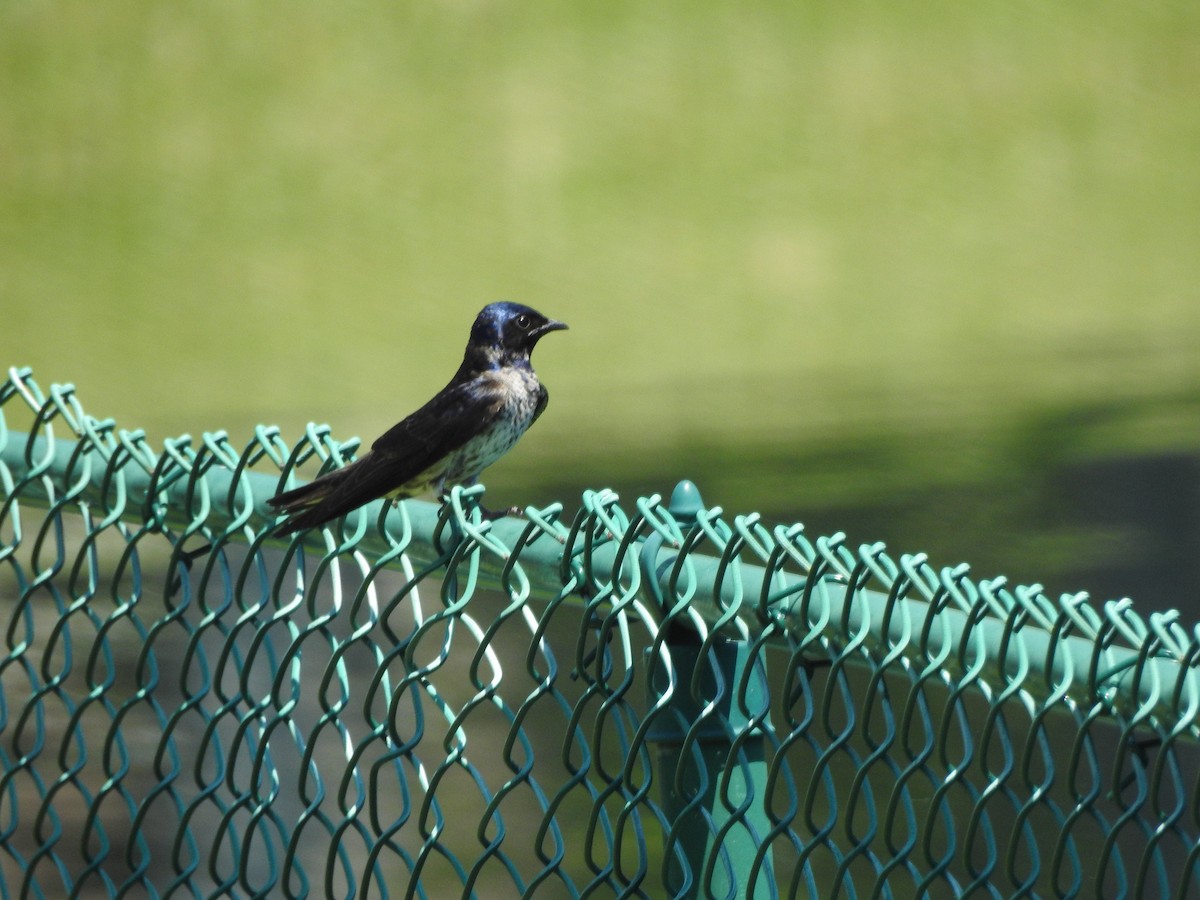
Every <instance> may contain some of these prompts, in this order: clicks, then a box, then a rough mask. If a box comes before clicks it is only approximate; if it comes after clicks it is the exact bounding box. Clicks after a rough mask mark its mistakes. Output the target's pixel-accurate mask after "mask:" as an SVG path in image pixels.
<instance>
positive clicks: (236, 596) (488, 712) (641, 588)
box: [0, 370, 1200, 898]
mask: <svg viewBox="0 0 1200 900" xmlns="http://www.w3.org/2000/svg"><path fill="white" fill-rule="evenodd" d="M353 449H354V447H353V445H352V444H339V443H338V442H336V441H334V440H333V439H332V438H331V437H330V434H329V431H328V429H327V428H317V427H312V428H310V429H309V430H308V432H307V434H306V435H305V436H304V438H303V439H302V440H301V441H299V442H298V443H297V444H296V445H295V447H292V448H289V447H288V446H287V445H286V444H285V443H284V442H283V441H282V440H281V438H280V436H279V434H278V432H277V431H276V430H275V429H272V428H266V427H263V428H259V429H257V430H256V432H255V435H254V438H253V439H252V440H251V441H250V442H249V443H248V444H247V445H245V446H244V447H239V446H235V445H234V444H233V443H232V442H231V441H230V440H229V439H228V437H227V436H226V435H224V434H220V433H217V434H206V435H204V436H203V437H202V438H201V439H200V440H196V441H193V440H191V439H189V438H186V437H185V438H180V439H178V440H172V441H168V442H166V445H165V447H164V449H163V451H162V452H155V451H154V450H152V449H151V448H150V447H149V446H148V444H147V442H146V440H145V439H144V436H143V435H141V434H140V433H138V432H127V431H122V430H118V429H117V428H116V427H115V425H114V423H112V422H111V421H98V420H96V419H94V418H92V417H90V416H88V415H86V414H85V413H84V411H83V409H82V407H81V405H80V403H79V402H78V400H77V398H76V396H75V392H74V390H73V389H72V388H71V387H69V386H66V387H58V386H56V387H52V388H50V390H49V391H48V392H46V393H43V391H42V390H41V389H40V388H39V387H38V385H37V384H36V383H35V382H34V381H33V380H32V378H31V377H30V373H29V372H28V371H27V370H11V371H10V373H9V378H8V380H7V381H6V382H4V383H3V384H2V385H0V485H2V487H3V493H2V497H3V506H2V507H0V609H2V611H3V622H4V647H3V650H2V655H0V679H2V680H0V684H2V693H0V895H2V896H4V897H17V896H20V897H25V896H32V897H58V896H87V897H91V896H104V895H119V896H137V897H166V896H190V897H209V896H229V897H251V896H264V897H300V896H309V897H351V896H354V897H362V896H371V897H381V896H390V897H396V896H403V897H407V896H421V897H445V896H458V895H470V896H478V897H487V898H491V897H508V896H512V897H516V896H536V897H567V896H570V897H576V896H600V897H608V896H640V897H654V898H657V897H663V896H673V895H676V896H677V895H682V896H701V897H735V896H736V897H741V896H749V897H766V896H802V897H814V898H830V897H935V898H941V897H959V896H978V897H1011V896H1030V897H1032V896H1037V897H1068V896H1103V897H1123V896H1137V897H1143V896H1144V897H1159V896H1162V897H1185V896H1200V890H1198V888H1200V871H1198V865H1197V862H1198V857H1200V842H1198V836H1200V785H1198V779H1200V762H1198V761H1200V754H1198V745H1197V737H1198V735H1200V731H1198V722H1197V710H1198V708H1200V677H1198V673H1197V666H1198V658H1200V632H1197V631H1192V632H1191V633H1189V632H1187V631H1185V630H1184V628H1183V627H1181V624H1180V623H1179V622H1178V620H1177V615H1176V614H1174V613H1166V614H1155V615H1152V616H1150V617H1149V619H1148V620H1144V619H1143V618H1142V617H1140V616H1139V615H1138V614H1137V613H1135V612H1134V610H1133V608H1132V606H1131V604H1130V603H1129V602H1127V601H1117V602H1110V603H1104V604H1095V603H1093V602H1091V601H1090V600H1089V599H1088V598H1087V597H1086V596H1084V595H1082V594H1078V595H1073V596H1064V597H1061V598H1060V599H1059V600H1058V601H1053V600H1051V599H1049V598H1047V597H1046V596H1045V595H1044V594H1043V593H1042V592H1041V590H1040V589H1039V588H1038V587H1036V586H1033V587H1010V586H1008V585H1007V584H1006V583H1005V582H1004V580H1003V579H994V580H987V581H984V580H975V579H972V578H971V577H970V576H969V575H968V572H967V569H966V567H965V566H962V567H958V568H945V569H937V568H934V567H933V566H932V565H931V564H930V563H929V562H928V561H927V560H926V559H925V558H924V557H923V556H921V555H916V556H908V555H905V556H899V557H893V556H890V555H889V554H887V553H886V552H884V548H883V547H882V545H864V546H860V547H857V548H853V547H850V546H847V544H846V542H845V539H844V537H843V536H842V535H834V536H830V537H820V538H815V539H811V538H809V537H807V536H806V535H805V533H804V531H803V529H802V528H801V527H800V526H798V525H793V526H779V527H768V526H767V525H766V524H764V523H763V522H761V521H759V519H758V518H757V517H756V516H753V515H750V516H736V517H732V518H729V517H725V516H723V515H722V514H721V512H720V510H716V509H705V508H704V507H703V505H702V504H701V503H700V500H699V497H698V495H697V494H696V492H695V490H694V488H692V487H691V486H690V485H688V484H686V483H684V484H682V485H681V486H680V487H679V488H678V489H677V490H676V492H675V495H674V496H673V497H672V498H671V500H670V502H669V503H663V502H660V500H659V498H657V497H651V498H646V499H641V500H638V501H636V502H635V503H633V504H632V505H626V506H623V505H621V504H620V503H619V502H618V498H617V497H616V496H614V495H613V494H612V493H611V492H608V491H598V492H588V493H585V494H584V495H583V497H582V502H581V504H580V508H579V511H578V512H577V513H576V514H574V515H573V516H566V515H564V511H563V508H562V507H561V506H560V505H557V504H556V505H554V506H551V507H548V508H545V509H528V510H526V515H525V518H523V519H506V520H501V521H496V522H487V521H485V520H483V518H482V517H481V515H480V513H479V509H478V507H477V500H478V494H479V491H478V489H471V490H455V491H454V492H453V494H452V495H451V497H450V498H449V501H448V502H447V503H446V504H444V505H441V506H439V505H437V504H431V503H422V502H418V501H405V502H404V503H403V504H400V505H399V506H398V507H395V508H392V507H385V506H383V505H381V504H379V503H376V504H373V505H371V506H368V507H366V508H365V509H364V510H363V511H362V512H360V513H355V514H351V515H350V516H348V517H347V518H346V520H345V521H344V522H343V523H341V524H340V525H337V526H336V527H332V528H328V529H322V530H318V531H314V532H310V533H308V534H307V535H305V536H303V537H302V538H301V539H298V540H294V541H288V542H284V541H280V540H276V539H273V538H270V537H268V536H267V530H268V526H269V524H270V521H271V520H270V518H269V517H268V514H267V509H266V506H265V500H266V498H267V497H269V496H271V495H272V494H274V493H275V491H276V490H277V489H278V488H279V487H280V486H281V485H282V484H284V483H285V482H287V481H288V480H289V479H292V478H293V470H294V469H295V468H296V467H297V466H300V465H301V464H303V463H305V462H306V461H307V460H309V459H310V458H312V457H318V458H319V459H320V460H321V462H322V464H324V465H338V464H340V463H341V462H342V461H343V460H344V458H345V457H346V455H347V454H348V453H350V452H352V450H353ZM309 468H310V469H311V468H313V467H312V466H311V465H310V467H309Z"/></svg>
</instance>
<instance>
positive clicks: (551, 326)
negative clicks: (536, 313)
mask: <svg viewBox="0 0 1200 900" xmlns="http://www.w3.org/2000/svg"><path fill="white" fill-rule="evenodd" d="M566 330H567V323H566V322H559V321H557V320H556V319H551V320H550V321H548V322H547V323H546V324H545V325H543V326H542V327H541V328H539V329H538V330H537V336H538V337H541V336H542V335H543V334H546V333H547V332H548V331H566Z"/></svg>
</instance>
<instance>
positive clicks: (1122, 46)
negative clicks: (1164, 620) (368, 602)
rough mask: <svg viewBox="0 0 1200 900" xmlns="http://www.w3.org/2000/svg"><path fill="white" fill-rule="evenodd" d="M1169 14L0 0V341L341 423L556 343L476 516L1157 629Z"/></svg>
mask: <svg viewBox="0 0 1200 900" xmlns="http://www.w3.org/2000/svg"><path fill="white" fill-rule="evenodd" d="M1198 46H1200V5H1197V4H1195V3H1185V2H1177V3H1154V4H1144V5H1143V4H1128V3H1118V2H1100V3H1095V4H1086V5H1079V4H1054V5H1047V4H1034V3H1029V2H1017V3H1009V4H988V5H984V4H963V3H958V2H933V3H929V4H923V5H921V6H920V7H908V6H898V5H895V4H890V3H885V2H851V3H836V4H833V3H798V2H786V3H785V2H774V3H760V4H742V3H734V2H707V3H695V2H686V3H685V2H678V0H676V2H664V3H657V4H647V3H633V2H610V3H604V4H556V5H551V4H515V3H499V2H492V3H489V2H470V0H462V2H442V3H426V4H382V3H345V4H291V3H286V4H285V3H281V2H266V3H255V4H241V3H235V2H232V0H228V2H217V3H210V4H142V3H135V2H131V0H121V2H107V3H102V4H100V3H92V2H65V3H54V4H50V3H41V2H10V3H6V4H4V5H3V6H0V304H2V305H3V319H2V321H0V362H2V363H3V364H4V365H5V366H8V365H31V366H33V367H34V374H35V377H36V378H37V379H38V380H39V381H40V382H41V383H42V384H43V385H47V384H49V383H50V382H55V381H57V382H65V381H70V382H73V383H74V384H75V385H76V386H77V388H78V391H79V396H80V398H81V400H82V402H83V404H84V406H85V408H86V409H87V410H88V411H89V412H90V413H92V414H93V415H97V416H101V417H104V416H113V417H115V418H116V419H117V421H118V424H119V425H121V426H122V427H126V428H138V427H140V428H144V429H146V430H147V431H148V432H149V433H150V435H151V436H152V437H153V438H154V439H155V440H159V439H161V438H163V437H166V436H169V435H176V434H180V433H184V432H188V433H191V434H193V435H196V434H199V433H200V432H202V431H205V430H213V429H224V430H226V431H228V432H229V433H230V434H231V436H233V438H234V439H235V441H239V442H240V441H242V440H248V439H249V438H250V436H251V432H252V428H253V426H254V425H255V424H258V423H277V424H279V425H281V426H282V427H283V429H284V434H285V437H286V438H287V439H288V440H289V441H291V440H295V439H297V438H298V437H299V436H300V434H301V430H302V428H303V426H304V424H305V423H306V422H307V421H309V420H314V421H318V422H329V423H331V424H332V425H333V427H334V430H335V433H336V434H338V435H339V436H341V437H349V436H351V435H355V434H357V435H360V436H362V437H363V438H364V439H366V440H368V441H369V440H371V439H373V438H374V437H375V436H376V435H377V434H379V433H380V432H381V431H383V430H384V429H386V428H387V427H388V426H389V425H391V424H392V423H393V422H394V421H396V420H397V419H398V418H399V417H400V416H402V415H403V414H405V413H407V412H409V411H410V410H411V409H413V408H414V407H415V406H417V405H418V404H419V403H421V402H423V401H424V400H425V399H426V398H427V397H428V396H429V395H430V394H432V393H433V392H434V391H435V390H437V389H438V388H439V387H440V386H441V385H442V384H443V383H444V382H445V381H446V379H447V378H448V377H449V376H450V375H451V374H452V372H453V370H454V368H455V367H456V366H457V363H458V361H459V358H460V354H461V351H462V346H463V344H464V342H465V339H466V334H467V330H468V328H469V325H470V322H471V320H472V319H473V317H474V315H475V313H476V312H477V311H478V309H479V308H480V307H482V306H483V305H484V304H485V303H487V302H490V301H492V300H495V299H501V298H508V299H516V300H521V301H523V302H526V303H529V304H530V305H532V306H535V307H537V308H538V309H540V310H541V311H543V312H545V313H546V314H548V315H551V316H554V317H556V318H561V319H564V320H566V321H567V322H569V323H570V325H571V330H570V331H569V332H566V333H563V334H555V335H552V336H551V337H550V338H549V339H548V340H546V341H545V342H544V344H543V345H542V346H540V347H539V348H538V351H537V354H536V358H535V362H536V363H537V365H538V370H539V372H540V374H541V375H542V377H543V379H544V381H545V382H546V383H547V384H548V386H549V388H550V391H551V394H552V398H553V399H552V403H551V405H550V408H549V411H548V412H547V414H546V415H545V416H544V417H543V419H542V420H541V421H540V422H539V423H538V425H537V428H536V429H534V431H533V432H531V433H530V435H529V436H528V437H527V438H526V440H525V441H524V442H523V444H522V445H521V447H520V448H519V449H518V451H516V452H515V453H513V454H512V455H511V456H510V457H509V458H507V459H506V460H505V461H504V462H503V463H501V464H499V465H497V466H496V467H495V468H494V469H492V470H491V471H490V473H489V475H488V478H487V482H488V484H489V488H490V492H489V496H490V498H491V501H490V502H491V503H492V505H507V504H510V503H522V504H523V503H543V502H549V501H551V500H556V499H557V500H562V501H564V502H565V503H566V504H567V505H568V507H569V508H573V507H574V506H575V505H576V504H577V500H578V496H579V492H580V490H582V489H584V488H589V487H590V488H598V487H602V486H608V487H612V488H614V489H616V490H617V491H618V492H620V493H621V494H622V496H624V497H625V498H626V499H628V500H632V498H633V496H634V495H635V494H637V493H639V492H647V491H654V490H657V491H660V492H663V493H669V491H670V489H671V487H672V485H673V484H674V483H675V481H676V480H677V479H679V478H681V477H691V478H693V479H694V480H696V481H697V482H698V483H699V485H700V487H701V490H702V492H703V494H704V497H705V499H706V500H707V501H708V502H709V503H710V504H719V505H721V506H723V507H724V508H725V509H726V510H727V511H729V512H731V513H734V512H745V511H749V510H753V509H757V510H760V511H762V512H763V513H764V514H765V515H766V516H768V517H769V518H771V519H776V520H782V519H786V520H791V519H800V520H802V521H804V522H806V523H807V524H808V526H809V529H810V531H812V532H814V533H828V532H830V531H834V530H839V529H840V530H846V531H848V532H849V533H850V539H851V541H852V542H854V543H857V542H862V541H871V540H876V539H883V540H886V541H887V542H888V543H889V545H890V546H891V547H892V548H893V549H894V550H896V551H913V550H925V551H928V552H930V554H931V555H932V557H933V560H934V562H936V563H941V564H952V563H955V562H958V561H959V560H963V559H965V560H967V561H969V562H971V563H972V564H973V568H974V570H975V572H976V573H977V574H979V575H981V576H986V575H990V574H993V573H996V572H1003V573H1005V574H1007V575H1009V576H1010V577H1012V578H1013V579H1014V580H1018V581H1030V580H1036V581H1041V582H1043V583H1044V584H1046V586H1047V588H1048V589H1050V590H1051V591H1054V592H1057V591H1060V590H1077V589H1087V590H1090V591H1092V592H1093V594H1094V595H1095V596H1097V598H1099V599H1104V598H1108V597H1112V596H1118V595H1121V594H1130V595H1132V596H1133V597H1134V598H1135V599H1136V600H1137V603H1138V606H1139V608H1140V609H1142V610H1143V611H1149V610H1152V609H1155V608H1165V607H1171V606H1178V607H1181V608H1184V609H1185V610H1188V611H1189V612H1188V616H1189V618H1193V619H1194V618H1196V617H1197V616H1200V609H1198V608H1197V606H1196V603H1197V597H1198V595H1200V561H1198V560H1200V552H1198V547H1200V353H1198V351H1197V347H1198V345H1200V287H1198V285H1200V252H1198V251H1197V244H1198V240H1197V239H1198V238H1200V218H1198V217H1200V108H1198V107H1200V94H1198V93H1197V86H1198V85H1200V53H1198V52H1197V47H1198Z"/></svg>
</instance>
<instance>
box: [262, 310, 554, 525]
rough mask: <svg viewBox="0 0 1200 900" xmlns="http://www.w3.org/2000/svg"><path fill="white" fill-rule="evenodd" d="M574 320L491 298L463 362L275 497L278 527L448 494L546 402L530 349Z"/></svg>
mask: <svg viewBox="0 0 1200 900" xmlns="http://www.w3.org/2000/svg"><path fill="white" fill-rule="evenodd" d="M566 327H567V326H566V325H565V324H563V323H562V322H556V321H555V320H554V319H547V318H546V317H545V316H543V315H542V314H541V313H539V312H537V311H535V310H532V309H530V308H529V307H528V306H522V305H521V304H519V303H492V304H490V305H488V306H486V307H484V309H483V311H482V312H480V313H479V315H478V316H477V317H476V319H475V324H474V325H473V326H472V327H471V337H470V340H469V341H468V342H467V350H466V353H464V354H463V361H462V365H461V366H459V367H458V371H457V372H456V373H455V374H454V377H453V378H451V379H450V383H449V384H447V385H446V386H445V387H444V388H442V390H441V391H439V392H438V393H437V395H436V396H434V398H433V399H432V400H430V401H429V402H428V403H426V404H425V405H424V406H422V407H421V408H420V409H418V410H417V411H416V412H414V413H413V414H412V415H410V416H408V418H406V419H404V421H402V422H400V423H399V424H398V425H395V426H393V427H392V428H391V429H390V430H389V431H388V432H387V433H386V434H384V435H383V436H382V437H380V438H379V440H377V441H375V443H374V444H372V445H371V449H370V450H369V451H367V452H366V453H364V454H363V455H362V456H361V457H359V458H358V459H357V460H355V461H354V462H353V463H351V464H350V465H348V466H346V467H345V468H342V469H337V470H336V471H333V472H329V473H327V474H325V475H322V476H321V477H319V478H317V479H315V480H313V481H310V482H309V483H308V484H305V485H302V486H301V487H298V488H295V489H293V490H290V491H284V492H283V493H281V494H278V495H276V496H275V497H272V498H271V499H270V500H268V501H267V502H268V503H269V504H270V505H271V506H273V507H275V508H276V509H279V510H281V511H283V512H285V513H287V515H288V518H287V519H286V520H284V521H283V522H282V523H280V524H279V526H278V527H277V528H276V532H277V533H279V534H290V533H291V532H294V531H300V530H302V529H305V528H313V527H315V526H317V525H321V524H323V523H325V522H328V521H330V520H331V519H336V518H337V517H338V516H341V515H345V514H346V513H348V512H350V511H351V510H354V509H357V508H358V507H360V506H362V505H363V504H365V503H369V502H370V501H372V500H375V499H377V498H379V497H391V498H394V499H399V498H401V497H411V496H413V495H414V494H418V493H420V492H421V491H424V490H426V489H432V490H433V491H434V492H435V493H437V494H439V495H441V494H442V493H443V492H444V491H445V490H446V488H448V487H450V486H451V485H455V484H464V483H466V484H470V483H472V482H474V480H475V478H476V477H477V476H478V475H479V473H480V472H482V471H483V470H484V469H485V468H487V467H488V466H489V465H491V464H492V463H494V462H495V461H496V460H498V459H499V458H500V457H501V456H503V455H504V454H505V453H507V452H508V450H509V449H510V448H511V447H512V446H513V444H515V443H516V442H517V439H518V438H520V436H521V435H522V434H524V433H525V431H526V430H527V429H528V428H529V426H530V425H532V424H533V423H534V422H535V421H536V420H537V417H538V416H540V415H541V414H542V410H544V409H545V408H546V400H547V396H548V395H547V393H546V389H545V388H544V387H542V385H541V382H539V381H538V377H537V375H536V374H534V371H533V366H532V365H530V362H529V354H530V353H531V352H533V348H534V345H535V344H537V342H538V339H539V338H540V337H541V336H542V335H544V334H546V333H548V332H551V331H557V330H559V329H563V328H566Z"/></svg>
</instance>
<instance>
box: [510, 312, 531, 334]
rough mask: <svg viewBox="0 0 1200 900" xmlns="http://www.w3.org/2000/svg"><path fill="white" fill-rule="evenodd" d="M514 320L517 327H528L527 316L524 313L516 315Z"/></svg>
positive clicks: (523, 328)
mask: <svg viewBox="0 0 1200 900" xmlns="http://www.w3.org/2000/svg"><path fill="white" fill-rule="evenodd" d="M514 321H515V322H516V323H517V327H518V328H520V329H521V330H522V331H524V330H525V329H527V328H528V327H529V316H527V315H525V313H521V315H519V316H517V318H516V319H515V320H514Z"/></svg>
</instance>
